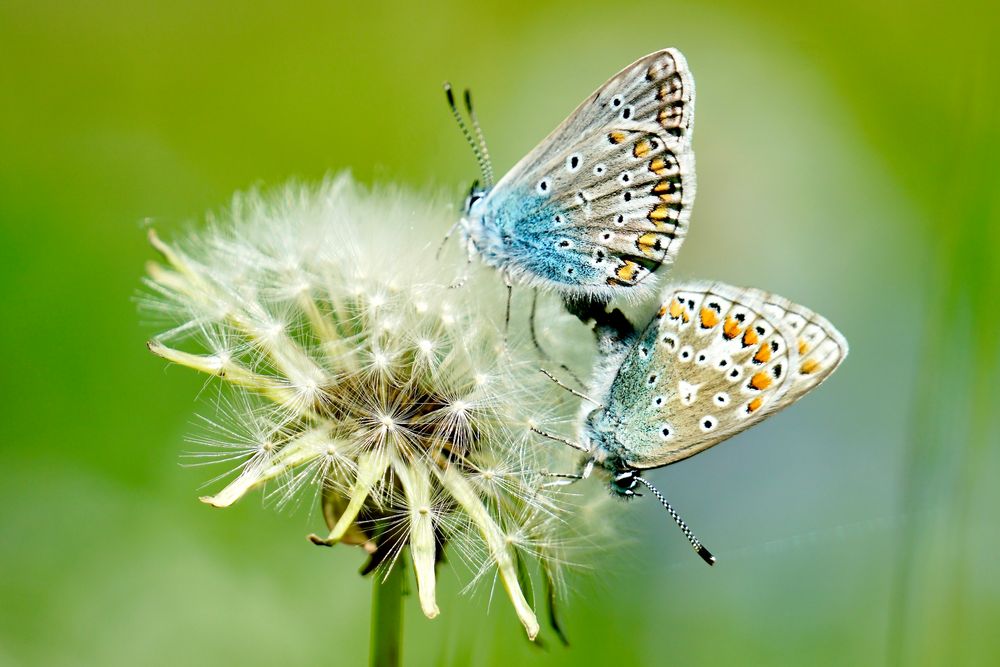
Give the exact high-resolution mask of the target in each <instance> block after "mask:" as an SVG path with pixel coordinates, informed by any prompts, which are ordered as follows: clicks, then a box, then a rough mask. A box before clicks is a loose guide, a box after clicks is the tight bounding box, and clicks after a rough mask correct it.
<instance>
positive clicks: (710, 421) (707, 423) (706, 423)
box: [698, 415, 719, 433]
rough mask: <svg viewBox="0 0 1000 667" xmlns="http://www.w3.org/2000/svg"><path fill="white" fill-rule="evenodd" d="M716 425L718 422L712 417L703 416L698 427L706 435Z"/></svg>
mask: <svg viewBox="0 0 1000 667" xmlns="http://www.w3.org/2000/svg"><path fill="white" fill-rule="evenodd" d="M718 423H719V420H717V419H716V418H715V417H713V416H712V415H705V416H704V417H702V418H701V421H700V422H699V423H698V426H700V427H701V430H702V431H704V432H705V433H708V432H709V431H711V430H712V429H714V428H715V427H716V425H717V424H718Z"/></svg>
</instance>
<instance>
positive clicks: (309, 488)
mask: <svg viewBox="0 0 1000 667" xmlns="http://www.w3.org/2000/svg"><path fill="white" fill-rule="evenodd" d="M452 215H453V214H452V212H451V211H450V210H449V208H448V207H446V206H442V205H440V204H439V203H436V202H433V201H428V200H425V199H422V198H420V197H417V196H414V195H410V194H407V193H404V192H400V191H397V190H392V189H384V190H373V191H365V190H363V189H362V188H360V187H358V186H357V185H355V184H354V183H353V182H352V181H351V180H350V179H349V178H347V177H340V178H334V179H330V180H328V181H326V182H324V183H323V184H322V185H321V186H318V187H308V186H297V185H292V186H288V187H286V188H284V189H282V190H279V191H277V192H275V193H271V194H268V195H265V194H261V193H259V192H250V193H245V194H240V195H237V196H236V197H235V198H234V200H233V203H232V205H231V207H230V209H229V210H228V211H227V212H226V213H225V214H224V215H219V216H216V217H214V218H212V219H210V221H209V224H208V226H207V227H206V228H205V229H204V230H203V231H200V232H191V233H189V234H187V235H182V236H181V237H180V238H178V239H177V240H176V241H173V242H171V243H165V242H164V241H162V240H160V239H159V238H158V237H156V236H153V237H152V242H153V244H154V246H155V247H156V248H157V250H159V251H160V253H161V255H162V257H163V262H162V263H159V264H150V267H149V271H148V273H149V277H148V279H147V280H146V282H145V284H146V293H145V294H144V295H143V296H142V297H141V299H140V303H141V305H142V307H143V309H144V311H145V312H146V313H148V314H149V315H150V316H151V318H152V319H154V320H156V321H157V322H158V323H162V326H161V327H160V331H161V333H160V334H159V335H157V336H156V338H155V339H154V341H152V342H151V343H150V349H151V350H152V351H153V352H155V353H156V354H158V355H160V356H162V357H164V358H166V359H168V360H170V361H173V362H175V363H179V364H182V365H185V366H188V367H190V368H193V369H196V370H199V371H201V372H204V373H206V374H208V375H210V376H212V377H213V378H214V380H213V382H216V383H219V384H220V386H221V387H226V389H223V390H220V392H219V395H220V396H222V397H224V398H221V399H219V401H218V403H217V405H216V406H215V407H216V408H217V414H216V416H215V417H213V418H210V419H208V420H207V421H206V426H207V427H208V430H210V431H214V433H213V434H212V435H208V436H202V437H199V438H197V439H193V440H192V441H193V442H195V443H197V444H200V445H202V446H205V447H207V448H209V449H210V450H212V451H211V452H210V453H208V454H196V455H195V456H196V457H198V459H199V460H205V461H208V460H218V461H220V462H223V463H225V464H227V465H228V467H229V470H230V473H229V477H228V479H229V481H228V484H226V485H225V486H224V487H223V488H222V489H221V490H219V491H218V492H217V493H215V495H213V496H209V497H206V498H204V500H205V501H206V502H207V503H209V504H211V505H214V506H216V507H226V506H229V505H231V504H232V503H234V502H236V501H237V500H239V499H240V498H242V497H244V496H245V495H247V494H248V493H250V492H251V491H253V490H255V489H261V490H262V491H263V493H264V495H265V497H266V498H269V499H272V500H273V501H274V502H275V503H276V504H278V505H279V506H294V505H295V504H298V503H299V502H302V500H303V499H305V498H309V497H310V496H311V497H312V498H315V499H318V502H319V505H320V508H321V510H322V515H323V518H324V519H325V521H326V523H327V528H328V530H329V533H328V534H327V535H324V536H312V537H311V539H312V540H313V541H314V542H316V543H317V544H322V545H333V544H337V543H342V544H353V545H361V546H364V548H365V551H366V553H367V554H369V557H370V558H371V559H372V561H373V565H376V566H379V565H380V566H382V567H389V566H391V564H392V563H393V562H395V561H396V557H397V556H398V555H399V553H400V550H401V549H404V548H406V549H408V550H409V552H410V554H411V560H412V562H413V566H414V569H415V571H416V576H417V590H418V594H419V596H418V597H419V598H420V603H421V607H422V608H423V610H424V612H425V613H426V614H427V615H428V616H430V617H433V616H435V615H437V613H438V608H437V604H436V600H435V581H436V580H435V577H436V569H435V568H436V563H437V562H438V561H439V560H440V556H441V552H442V550H445V549H447V550H448V551H449V553H452V554H455V556H456V559H455V560H457V561H459V562H464V563H466V564H467V565H468V566H469V569H470V571H472V572H473V573H474V577H473V579H474V580H475V579H478V578H482V577H485V576H486V574H488V573H489V572H493V573H494V574H495V576H499V577H500V578H501V579H502V580H503V582H504V588H505V590H506V591H507V593H508V596H509V598H510V601H511V603H512V605H513V606H514V609H515V611H516V612H517V614H518V616H519V618H520V619H521V621H522V623H523V624H524V626H525V628H526V631H527V632H528V634H529V636H531V637H534V635H535V634H536V633H537V632H538V622H537V620H536V616H535V610H534V609H533V608H532V606H531V604H530V603H529V601H528V597H529V596H526V593H525V590H524V586H525V585H526V583H525V582H523V581H522V580H521V576H522V575H521V574H519V572H518V569H517V565H516V563H517V559H519V558H526V557H530V558H532V559H534V560H535V561H537V562H538V564H539V568H540V569H541V571H542V572H544V573H545V576H547V577H550V578H553V579H555V578H558V577H559V575H558V573H556V572H555V571H554V569H555V568H556V567H557V565H558V564H559V563H560V558H559V557H557V556H555V555H554V554H557V553H560V549H561V548H562V547H561V546H560V545H562V544H563V541H564V537H562V536H561V535H562V533H564V532H565V530H564V529H565V526H566V525H567V524H568V523H570V520H569V517H568V513H567V508H568V506H569V503H568V502H566V498H567V495H566V494H565V493H563V492H561V491H558V490H553V489H550V488H548V487H547V486H546V485H545V483H544V482H545V477H544V474H543V472H542V471H543V470H546V469H549V468H551V467H552V466H553V465H557V466H558V465H561V464H562V463H565V464H566V465H570V464H568V463H566V461H565V459H562V463H557V462H554V461H553V459H552V452H553V451H554V450H553V449H552V448H551V447H549V446H548V445H547V443H541V442H539V441H538V439H537V438H535V437H534V436H533V434H532V433H531V431H530V426H532V425H534V424H535V423H546V424H550V423H551V422H552V421H553V420H554V419H556V420H557V419H558V415H560V414H563V413H565V414H572V410H569V411H567V410H566V409H565V406H564V405H563V403H564V397H563V396H562V395H561V392H560V390H558V389H554V388H553V386H552V384H551V383H548V382H540V381H539V380H538V376H539V373H538V372H537V368H538V362H537V360H536V358H534V357H533V356H532V355H530V354H525V353H524V352H525V351H526V350H527V349H528V346H529V345H530V343H526V344H523V343H520V342H517V341H514V342H512V343H511V344H510V345H509V346H508V345H505V342H504V333H503V331H502V330H501V327H500V326H498V325H497V323H498V322H500V323H502V308H503V300H502V298H501V299H493V298H492V297H490V296H487V295H485V294H484V292H483V291H482V289H484V288H481V287H478V286H477V284H483V281H479V282H478V283H477V281H476V280H475V279H474V280H473V281H472V282H471V283H470V284H468V285H467V286H465V287H463V288H461V289H451V288H450V287H449V285H450V283H451V282H452V280H453V279H454V277H455V275H457V273H458V272H459V271H461V270H462V267H461V264H456V263H449V262H436V261H434V259H433V257H434V252H433V246H434V245H436V243H437V241H438V240H439V238H440V234H442V233H443V231H444V230H446V229H447V228H448V227H449V226H450V225H451V223H452ZM400 221H405V222H406V224H400ZM410 228H412V229H413V230H422V232H418V231H412V232H411V231H407V230H409V229H410ZM495 282H496V281H495V276H489V277H487V278H486V281H485V284H487V285H494V286H495ZM494 301H495V302H496V308H494V309H493V310H492V311H490V307H488V306H484V304H489V303H492V302H494ZM528 409H530V411H531V414H530V415H529V414H527V412H526V410H528Z"/></svg>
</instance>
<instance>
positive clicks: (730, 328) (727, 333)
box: [722, 315, 741, 340]
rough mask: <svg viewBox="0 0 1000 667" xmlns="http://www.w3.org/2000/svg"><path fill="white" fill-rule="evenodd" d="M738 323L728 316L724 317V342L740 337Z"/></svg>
mask: <svg viewBox="0 0 1000 667" xmlns="http://www.w3.org/2000/svg"><path fill="white" fill-rule="evenodd" d="M740 331H741V330H740V325H739V323H738V322H737V321H736V320H735V319H733V318H732V317H730V316H728V315H727V316H726V323H725V324H723V325H722V335H723V337H725V339H726V340H732V339H734V338H736V337H737V336H739V335H740Z"/></svg>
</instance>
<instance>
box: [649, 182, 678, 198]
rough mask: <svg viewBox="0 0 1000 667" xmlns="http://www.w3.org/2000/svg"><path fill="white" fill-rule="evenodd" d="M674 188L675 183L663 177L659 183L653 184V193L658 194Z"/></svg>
mask: <svg viewBox="0 0 1000 667" xmlns="http://www.w3.org/2000/svg"><path fill="white" fill-rule="evenodd" d="M673 189H674V184H673V183H671V182H670V181H668V180H667V179H663V180H661V181H659V182H657V184H656V185H654V186H653V194H656V195H658V194H660V193H661V192H671V191H672V190H673Z"/></svg>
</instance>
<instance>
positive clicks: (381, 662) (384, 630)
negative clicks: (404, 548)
mask: <svg viewBox="0 0 1000 667" xmlns="http://www.w3.org/2000/svg"><path fill="white" fill-rule="evenodd" d="M405 558H406V553H405V552H403V553H401V554H400V555H399V560H401V561H402V560H405ZM403 571H404V567H403V566H402V564H401V563H396V567H392V568H390V569H389V571H388V572H386V573H385V576H384V577H381V576H377V575H376V576H374V577H372V620H371V650H370V654H369V664H370V665H371V667H396V666H397V665H399V664H400V656H401V654H402V640H403V584H404V581H403Z"/></svg>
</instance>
